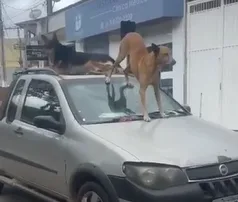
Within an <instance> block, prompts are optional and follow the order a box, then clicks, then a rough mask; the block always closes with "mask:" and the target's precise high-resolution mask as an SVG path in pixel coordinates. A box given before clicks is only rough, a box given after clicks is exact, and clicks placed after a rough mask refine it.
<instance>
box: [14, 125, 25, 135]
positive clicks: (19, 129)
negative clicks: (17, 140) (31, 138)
mask: <svg viewBox="0 0 238 202" xmlns="http://www.w3.org/2000/svg"><path fill="white" fill-rule="evenodd" d="M14 133H16V134H17V135H23V131H22V128H21V127H19V128H17V129H16V130H14Z"/></svg>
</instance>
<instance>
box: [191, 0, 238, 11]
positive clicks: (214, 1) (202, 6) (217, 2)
mask: <svg viewBox="0 0 238 202" xmlns="http://www.w3.org/2000/svg"><path fill="white" fill-rule="evenodd" d="M191 1H194V0H189V1H188V2H191ZM222 3H223V4H224V5H229V4H233V3H238V0H211V1H207V2H202V3H198V4H195V5H191V6H190V9H189V13H196V12H201V11H204V10H210V9H214V8H219V7H221V5H222Z"/></svg>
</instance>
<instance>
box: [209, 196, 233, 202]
mask: <svg viewBox="0 0 238 202" xmlns="http://www.w3.org/2000/svg"><path fill="white" fill-rule="evenodd" d="M212 202H238V195H234V196H228V197H224V198H219V199H216V200H213V201H212Z"/></svg>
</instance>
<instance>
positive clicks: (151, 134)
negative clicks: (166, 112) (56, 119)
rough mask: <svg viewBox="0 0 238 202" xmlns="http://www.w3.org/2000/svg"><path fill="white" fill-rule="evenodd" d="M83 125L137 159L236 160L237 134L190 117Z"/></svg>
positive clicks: (182, 161) (203, 162)
mask: <svg viewBox="0 0 238 202" xmlns="http://www.w3.org/2000/svg"><path fill="white" fill-rule="evenodd" d="M84 127H85V128H86V129H87V130H89V131H91V132H93V133H94V134H96V135H98V136H100V137H101V138H103V139H105V140H107V141H109V142H111V143H113V144H115V145H117V146H119V147H120V148H122V149H123V150H126V151H127V152H129V153H130V154H132V155H133V156H135V157H136V158H137V159H138V161H143V162H156V163H165V164H172V165H177V166H180V167H190V166H197V165H199V166H200V165H207V164H213V163H221V162H222V161H227V160H231V159H238V133H236V132H234V131H231V130H228V129H225V128H223V127H221V126H219V125H215V124H213V123H210V122H206V121H204V120H202V119H199V118H196V117H193V116H184V117H173V118H166V119H157V120H153V121H151V122H149V123H147V122H143V121H132V122H120V123H110V124H98V125H86V126H84ZM126 160H127V159H126Z"/></svg>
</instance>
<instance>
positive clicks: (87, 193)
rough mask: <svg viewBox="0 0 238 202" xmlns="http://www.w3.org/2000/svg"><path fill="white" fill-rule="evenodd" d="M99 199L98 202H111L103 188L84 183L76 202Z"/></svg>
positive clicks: (92, 183)
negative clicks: (92, 198) (93, 198)
mask: <svg viewBox="0 0 238 202" xmlns="http://www.w3.org/2000/svg"><path fill="white" fill-rule="evenodd" d="M92 194H93V196H94V197H99V200H98V201H100V202H111V201H110V200H109V196H108V194H107V193H106V191H105V190H104V188H103V187H102V186H101V185H99V184H97V183H95V182H86V183H85V184H84V185H83V186H81V188H80V189H79V191H78V197H77V202H84V201H91V200H90V198H91V197H92Z"/></svg>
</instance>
